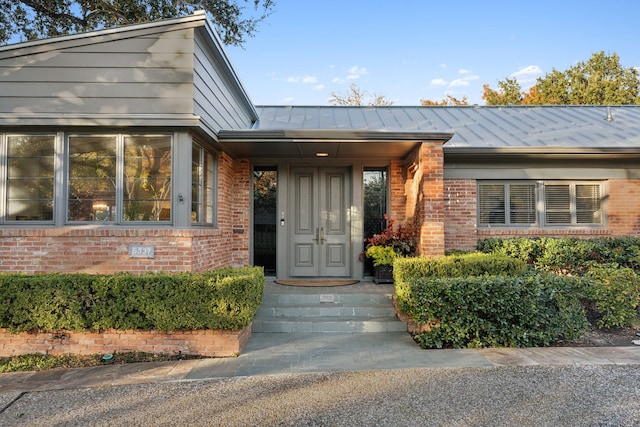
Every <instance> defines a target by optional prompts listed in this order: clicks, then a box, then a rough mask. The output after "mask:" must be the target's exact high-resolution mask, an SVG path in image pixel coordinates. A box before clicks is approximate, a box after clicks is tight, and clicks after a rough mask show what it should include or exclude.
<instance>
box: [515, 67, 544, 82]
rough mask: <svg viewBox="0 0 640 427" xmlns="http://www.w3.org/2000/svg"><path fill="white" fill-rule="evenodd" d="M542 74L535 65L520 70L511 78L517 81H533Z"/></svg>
mask: <svg viewBox="0 0 640 427" xmlns="http://www.w3.org/2000/svg"><path fill="white" fill-rule="evenodd" d="M541 74H542V69H541V68H540V67H538V66H537V65H529V66H527V67H524V68H520V69H519V70H518V71H516V72H515V73H513V74H511V77H514V78H516V79H518V80H520V79H525V80H526V79H533V78H536V77H538V76H539V75H541Z"/></svg>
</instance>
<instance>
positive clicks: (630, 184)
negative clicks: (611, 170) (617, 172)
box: [607, 179, 640, 236]
mask: <svg viewBox="0 0 640 427" xmlns="http://www.w3.org/2000/svg"><path fill="white" fill-rule="evenodd" d="M608 195H609V197H608V200H607V212H608V218H609V228H610V229H611V234H612V235H613V236H640V180H638V179H635V180H626V179H611V180H609V182H608Z"/></svg>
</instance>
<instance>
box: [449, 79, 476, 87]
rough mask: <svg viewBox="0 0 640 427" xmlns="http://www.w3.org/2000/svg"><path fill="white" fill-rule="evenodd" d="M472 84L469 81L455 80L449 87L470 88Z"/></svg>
mask: <svg viewBox="0 0 640 427" xmlns="http://www.w3.org/2000/svg"><path fill="white" fill-rule="evenodd" d="M470 84H471V83H469V80H465V79H455V80H454V81H452V82H451V83H449V87H460V86H469V85H470Z"/></svg>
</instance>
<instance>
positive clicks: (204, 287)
mask: <svg viewBox="0 0 640 427" xmlns="http://www.w3.org/2000/svg"><path fill="white" fill-rule="evenodd" d="M263 290H264V273H263V271H262V268H259V267H244V268H238V269H234V268H225V269H220V270H215V271H212V272H207V273H202V274H197V273H178V274H165V273H151V274H143V275H134V274H128V273H122V274H115V275H89V274H42V275H34V276H29V275H20V274H7V275H0V327H4V328H7V329H9V330H11V331H18V332H19V331H27V330H46V331H55V330H71V331H80V330H100V329H111V328H113V329H120V330H127V329H155V330H163V331H167V330H185V329H187V330H189V329H227V330H238V329H242V328H244V327H246V326H247V325H249V324H250V323H251V321H252V319H253V317H254V315H255V313H256V311H257V309H258V307H259V306H260V303H261V301H262V294H263Z"/></svg>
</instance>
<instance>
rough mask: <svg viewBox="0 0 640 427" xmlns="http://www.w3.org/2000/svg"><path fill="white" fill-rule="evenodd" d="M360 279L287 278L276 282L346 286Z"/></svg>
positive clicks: (294, 284) (281, 283) (290, 284)
mask: <svg viewBox="0 0 640 427" xmlns="http://www.w3.org/2000/svg"><path fill="white" fill-rule="evenodd" d="M359 282H360V281H359V280H340V279H326V280H325V279H322V280H321V279H301V280H300V279H287V280H284V279H283V280H280V279H278V280H276V281H275V283H277V284H279V285H285V286H308V287H313V286H316V287H322V286H346V285H355V284H356V283H359Z"/></svg>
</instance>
